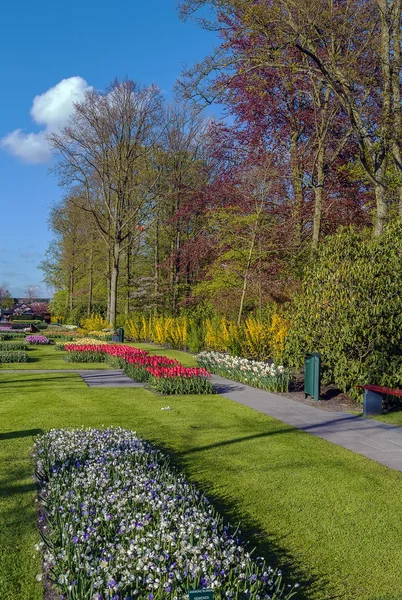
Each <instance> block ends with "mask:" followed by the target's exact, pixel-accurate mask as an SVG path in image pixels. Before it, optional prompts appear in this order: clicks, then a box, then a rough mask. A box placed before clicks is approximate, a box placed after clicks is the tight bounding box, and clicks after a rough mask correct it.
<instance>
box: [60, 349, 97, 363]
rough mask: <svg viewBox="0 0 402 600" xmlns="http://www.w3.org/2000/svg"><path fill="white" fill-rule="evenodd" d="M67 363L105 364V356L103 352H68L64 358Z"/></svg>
mask: <svg viewBox="0 0 402 600" xmlns="http://www.w3.org/2000/svg"><path fill="white" fill-rule="evenodd" d="M64 360H65V361H66V362H77V363H96V362H105V354H104V353H103V352H85V351H77V352H74V351H73V352H67V354H66V355H65V356H64Z"/></svg>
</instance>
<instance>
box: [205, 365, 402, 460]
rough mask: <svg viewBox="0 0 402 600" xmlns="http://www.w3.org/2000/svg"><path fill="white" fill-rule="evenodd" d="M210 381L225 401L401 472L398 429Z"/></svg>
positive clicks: (220, 379)
mask: <svg viewBox="0 0 402 600" xmlns="http://www.w3.org/2000/svg"><path fill="white" fill-rule="evenodd" d="M212 380H213V382H214V384H215V389H216V391H217V392H218V393H219V394H221V395H222V396H224V397H225V398H229V399H230V400H234V401H235V402H238V403H239V404H243V405H245V406H249V407H250V408H253V409H254V410H257V411H258V412H261V413H264V414H266V415H269V416H271V417H275V419H278V420H279V421H283V422H284V423H288V424H289V425H293V427H297V428H298V429H301V430H303V431H306V432H307V433H311V434H313V435H316V436H318V437H320V438H323V439H324V440H327V441H329V442H333V443H334V444H338V446H343V448H347V449H348V450H352V451H353V452H357V453H358V454H362V455H363V456H367V458H371V459H372V460H375V461H377V462H379V463H381V464H383V465H386V466H387V467H390V468H391V469H397V470H398V471H402V428H401V427H396V426H395V425H388V424H387V423H381V422H380V421H373V420H371V419H365V418H363V417H358V416H356V415H351V414H349V413H345V412H328V411H325V410H321V409H319V408H315V407H314V406H308V405H306V404H303V403H302V402H296V401H295V400H291V399H290V398H285V397H283V396H277V395H276V394H271V393H269V392H265V391H264V390H257V389H256V388H253V387H250V386H248V385H244V384H243V383H237V382H234V381H230V380H229V379H224V378H223V377H219V376H217V375H213V376H212Z"/></svg>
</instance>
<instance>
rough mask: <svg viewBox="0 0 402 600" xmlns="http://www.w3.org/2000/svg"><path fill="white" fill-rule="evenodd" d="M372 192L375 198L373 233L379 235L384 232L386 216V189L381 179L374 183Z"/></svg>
mask: <svg viewBox="0 0 402 600" xmlns="http://www.w3.org/2000/svg"><path fill="white" fill-rule="evenodd" d="M374 193H375V199H376V205H377V210H376V218H375V224H374V235H375V236H380V235H382V234H383V232H384V228H385V225H386V223H387V217H388V204H387V189H386V187H385V185H384V184H383V183H382V181H381V179H379V181H378V182H377V183H375V185H374Z"/></svg>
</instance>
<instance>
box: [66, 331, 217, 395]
mask: <svg viewBox="0 0 402 600" xmlns="http://www.w3.org/2000/svg"><path fill="white" fill-rule="evenodd" d="M65 349H66V350H67V355H66V360H67V361H68V362H105V361H107V362H108V363H109V364H110V365H112V366H114V367H119V368H122V369H124V371H125V373H126V374H127V375H128V377H131V379H134V381H139V382H148V383H149V384H150V385H151V386H152V387H153V388H154V389H155V390H156V391H158V392H160V393H163V394H210V393H212V391H213V389H212V384H211V382H210V381H209V378H210V373H209V372H208V371H207V370H206V369H204V368H202V369H199V368H191V367H183V366H182V365H181V364H180V363H179V361H177V360H175V359H171V358H167V356H150V354H149V353H148V352H146V351H145V350H140V349H139V348H133V347H132V346H125V345H124V344H105V343H99V342H97V343H95V344H94V343H93V342H91V344H83V345H81V344H65Z"/></svg>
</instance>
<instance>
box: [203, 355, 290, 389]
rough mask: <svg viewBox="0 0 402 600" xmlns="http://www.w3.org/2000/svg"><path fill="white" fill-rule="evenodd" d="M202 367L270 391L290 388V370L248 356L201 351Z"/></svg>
mask: <svg viewBox="0 0 402 600" xmlns="http://www.w3.org/2000/svg"><path fill="white" fill-rule="evenodd" d="M196 359H197V362H198V364H199V365H200V366H201V367H204V368H206V369H208V370H209V371H210V372H211V373H215V374H216V375H221V376H222V377H228V378H229V379H233V380H234V381H241V382H242V383H246V384H248V385H251V386H253V387H257V388H261V389H263V390H267V391H268V392H286V391H287V390H288V388H289V371H288V370H287V369H285V367H283V366H277V365H275V364H273V363H272V364H268V363H265V362H257V361H255V360H248V359H246V358H239V357H234V356H230V355H229V354H221V353H220V352H201V353H200V354H197V356H196Z"/></svg>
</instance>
